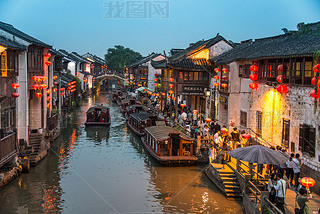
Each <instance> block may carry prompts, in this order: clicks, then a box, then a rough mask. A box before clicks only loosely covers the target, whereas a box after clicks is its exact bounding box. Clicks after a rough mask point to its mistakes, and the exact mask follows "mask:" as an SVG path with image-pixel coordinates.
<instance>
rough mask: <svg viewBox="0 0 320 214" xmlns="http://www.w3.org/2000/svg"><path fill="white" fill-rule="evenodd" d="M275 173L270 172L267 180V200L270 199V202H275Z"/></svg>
mask: <svg viewBox="0 0 320 214" xmlns="http://www.w3.org/2000/svg"><path fill="white" fill-rule="evenodd" d="M276 180H277V175H276V174H274V173H272V174H271V176H270V178H269V182H268V187H267V189H268V192H269V201H271V202H272V203H276V193H277V191H276V189H275V188H274V186H275V185H276V184H277V181H276Z"/></svg>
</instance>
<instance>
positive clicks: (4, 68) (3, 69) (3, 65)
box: [0, 51, 8, 77]
mask: <svg viewBox="0 0 320 214" xmlns="http://www.w3.org/2000/svg"><path fill="white" fill-rule="evenodd" d="M0 66H1V67H0V68H1V76H2V77H7V76H8V73H7V71H8V70H7V69H8V66H7V51H3V52H2V53H1V65H0Z"/></svg>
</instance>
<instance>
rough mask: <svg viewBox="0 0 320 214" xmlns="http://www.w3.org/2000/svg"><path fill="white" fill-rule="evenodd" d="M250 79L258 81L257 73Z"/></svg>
mask: <svg viewBox="0 0 320 214" xmlns="http://www.w3.org/2000/svg"><path fill="white" fill-rule="evenodd" d="M250 79H251V80H252V81H256V80H257V79H258V75H257V74H255V73H253V74H251V75H250Z"/></svg>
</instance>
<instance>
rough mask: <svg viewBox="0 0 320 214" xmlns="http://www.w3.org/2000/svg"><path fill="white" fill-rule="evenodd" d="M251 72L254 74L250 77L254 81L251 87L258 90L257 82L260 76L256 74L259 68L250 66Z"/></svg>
mask: <svg viewBox="0 0 320 214" xmlns="http://www.w3.org/2000/svg"><path fill="white" fill-rule="evenodd" d="M250 71H251V72H253V73H252V74H251V75H250V79H251V80H252V81H253V82H252V83H250V84H249V87H250V88H251V89H252V90H253V89H257V88H258V86H259V85H258V84H257V83H256V82H255V81H256V80H257V79H258V75H257V74H256V72H257V71H258V66H257V65H255V64H253V65H251V66H250Z"/></svg>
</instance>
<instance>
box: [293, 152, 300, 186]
mask: <svg viewBox="0 0 320 214" xmlns="http://www.w3.org/2000/svg"><path fill="white" fill-rule="evenodd" d="M299 159H300V154H298V153H297V154H296V157H295V158H293V159H292V162H293V173H294V186H295V191H296V192H297V191H298V186H299V178H300V168H301V163H300V161H299Z"/></svg>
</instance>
